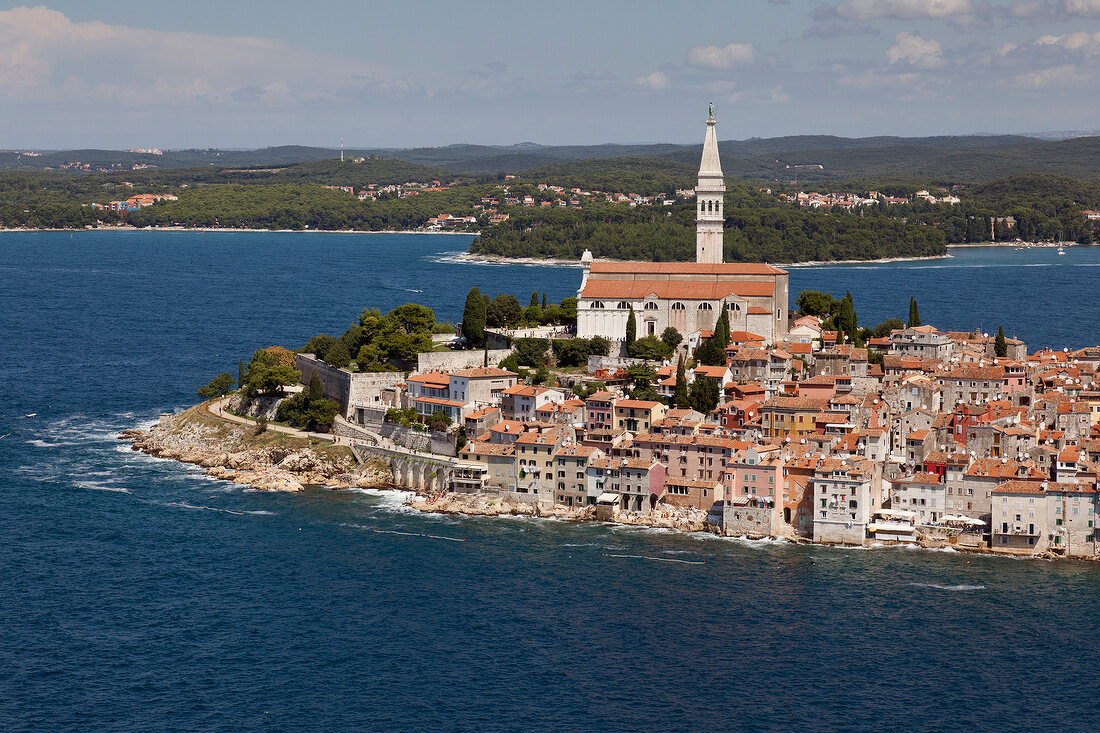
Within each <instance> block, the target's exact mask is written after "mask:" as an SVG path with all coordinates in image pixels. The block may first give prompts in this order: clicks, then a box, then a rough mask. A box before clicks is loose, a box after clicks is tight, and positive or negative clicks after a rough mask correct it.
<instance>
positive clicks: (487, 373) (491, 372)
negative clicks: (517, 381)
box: [452, 367, 519, 379]
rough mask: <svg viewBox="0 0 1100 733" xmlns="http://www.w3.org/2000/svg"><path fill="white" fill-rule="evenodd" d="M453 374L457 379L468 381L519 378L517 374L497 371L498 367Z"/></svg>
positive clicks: (504, 370) (466, 370)
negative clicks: (461, 378)
mask: <svg viewBox="0 0 1100 733" xmlns="http://www.w3.org/2000/svg"><path fill="white" fill-rule="evenodd" d="M452 374H453V375H454V376H456V377H465V378H467V379H480V378H486V377H518V376H519V375H518V374H516V373H515V372H510V371H508V370H507V369H497V368H496V367H474V368H473V369H463V370H462V371H460V372H452Z"/></svg>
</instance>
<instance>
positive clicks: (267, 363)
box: [245, 349, 302, 396]
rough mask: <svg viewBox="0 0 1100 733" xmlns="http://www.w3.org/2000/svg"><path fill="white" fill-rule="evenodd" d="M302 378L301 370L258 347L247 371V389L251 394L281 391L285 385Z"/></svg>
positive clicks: (294, 382)
mask: <svg viewBox="0 0 1100 733" xmlns="http://www.w3.org/2000/svg"><path fill="white" fill-rule="evenodd" d="M301 378H302V373H301V372H300V371H298V370H297V369H295V368H294V367H292V366H288V365H286V364H284V363H282V361H280V359H279V357H278V356H276V355H275V354H272V353H271V352H269V351H266V350H265V349H257V350H256V351H255V352H254V353H253V354H252V359H251V360H249V362H248V368H247V369H246V371H245V385H246V386H245V391H246V393H247V394H248V395H250V396H251V395H255V394H257V393H260V394H271V393H273V392H278V391H280V390H281V389H282V388H283V386H284V385H287V384H297V383H298V382H299V381H300V380H301Z"/></svg>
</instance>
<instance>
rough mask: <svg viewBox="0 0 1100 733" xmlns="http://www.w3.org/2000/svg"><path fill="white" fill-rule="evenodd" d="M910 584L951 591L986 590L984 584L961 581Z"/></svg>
mask: <svg viewBox="0 0 1100 733" xmlns="http://www.w3.org/2000/svg"><path fill="white" fill-rule="evenodd" d="M909 585H912V586H915V587H917V588H935V589H936V590H950V591H966V590H985V586H984V585H967V584H965V583H960V584H958V585H941V584H939V583H910V584H909Z"/></svg>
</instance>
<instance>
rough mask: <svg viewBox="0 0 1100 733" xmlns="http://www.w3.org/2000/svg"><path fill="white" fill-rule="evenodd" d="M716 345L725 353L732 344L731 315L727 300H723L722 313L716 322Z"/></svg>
mask: <svg viewBox="0 0 1100 733" xmlns="http://www.w3.org/2000/svg"><path fill="white" fill-rule="evenodd" d="M714 345H715V346H717V347H718V348H719V349H720V350H721V352H722V354H723V355H724V354H725V353H726V347H727V346H729V345H730V315H729V310H728V309H727V308H726V302H725V301H722V313H721V314H720V315H719V316H718V321H717V322H716V323H715V324H714Z"/></svg>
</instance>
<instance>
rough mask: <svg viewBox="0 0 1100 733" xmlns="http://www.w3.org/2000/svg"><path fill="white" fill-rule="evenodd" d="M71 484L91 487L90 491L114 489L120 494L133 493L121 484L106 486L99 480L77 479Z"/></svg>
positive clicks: (81, 487)
mask: <svg viewBox="0 0 1100 733" xmlns="http://www.w3.org/2000/svg"><path fill="white" fill-rule="evenodd" d="M73 486H75V487H77V488H79V489H91V490H92V491H115V492H117V493H120V494H133V493H134V492H132V491H130V490H129V489H124V488H122V487H121V486H107V485H105V484H103V483H102V482H100V481H77V482H76V483H74V484H73Z"/></svg>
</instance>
